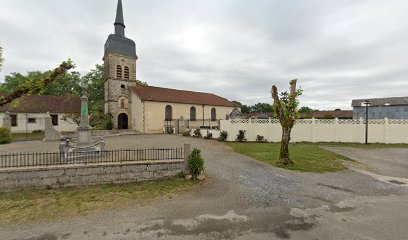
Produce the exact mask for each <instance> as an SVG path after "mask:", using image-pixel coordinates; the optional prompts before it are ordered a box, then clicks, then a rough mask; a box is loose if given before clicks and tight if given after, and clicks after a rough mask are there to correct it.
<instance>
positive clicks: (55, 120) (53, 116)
mask: <svg viewBox="0 0 408 240" xmlns="http://www.w3.org/2000/svg"><path fill="white" fill-rule="evenodd" d="M50 116H51V122H52V125H53V126H58V114H51V115H50Z"/></svg>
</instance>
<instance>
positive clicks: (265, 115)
mask: <svg viewBox="0 0 408 240" xmlns="http://www.w3.org/2000/svg"><path fill="white" fill-rule="evenodd" d="M247 116H248V117H251V118H253V117H257V118H270V117H273V112H249V113H248V114H247Z"/></svg>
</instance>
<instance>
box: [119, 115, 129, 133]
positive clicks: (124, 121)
mask: <svg viewBox="0 0 408 240" xmlns="http://www.w3.org/2000/svg"><path fill="white" fill-rule="evenodd" d="M118 129H128V115H127V114H126V113H121V114H119V116H118Z"/></svg>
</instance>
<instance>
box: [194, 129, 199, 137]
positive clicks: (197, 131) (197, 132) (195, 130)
mask: <svg viewBox="0 0 408 240" xmlns="http://www.w3.org/2000/svg"><path fill="white" fill-rule="evenodd" d="M194 136H195V137H201V131H200V129H199V128H196V129H194Z"/></svg>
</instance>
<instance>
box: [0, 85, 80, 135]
mask: <svg viewBox="0 0 408 240" xmlns="http://www.w3.org/2000/svg"><path fill="white" fill-rule="evenodd" d="M0 95H3V96H4V93H3V94H0ZM80 110H81V99H80V98H79V97H75V96H23V97H22V98H20V99H17V100H16V101H14V102H12V103H8V104H6V105H4V106H1V107H0V126H3V119H4V116H5V114H7V113H8V114H9V115H10V118H11V132H12V133H30V132H33V131H44V129H45V117H47V115H50V116H51V118H52V124H53V125H54V128H55V129H56V130H57V131H59V132H75V131H76V130H77V127H78V125H77V124H76V123H74V122H73V121H69V120H63V116H64V114H69V113H77V114H79V113H80Z"/></svg>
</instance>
